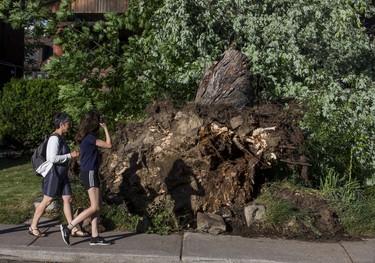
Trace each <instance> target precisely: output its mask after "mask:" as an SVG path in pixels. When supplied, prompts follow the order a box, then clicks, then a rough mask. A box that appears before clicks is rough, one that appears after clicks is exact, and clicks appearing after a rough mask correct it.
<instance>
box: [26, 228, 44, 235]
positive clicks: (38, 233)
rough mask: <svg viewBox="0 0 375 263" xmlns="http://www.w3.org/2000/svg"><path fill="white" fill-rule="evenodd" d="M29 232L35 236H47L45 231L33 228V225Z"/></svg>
mask: <svg viewBox="0 0 375 263" xmlns="http://www.w3.org/2000/svg"><path fill="white" fill-rule="evenodd" d="M29 234H30V235H32V236H34V237H45V236H47V235H46V234H45V233H42V232H40V231H39V228H32V227H29Z"/></svg>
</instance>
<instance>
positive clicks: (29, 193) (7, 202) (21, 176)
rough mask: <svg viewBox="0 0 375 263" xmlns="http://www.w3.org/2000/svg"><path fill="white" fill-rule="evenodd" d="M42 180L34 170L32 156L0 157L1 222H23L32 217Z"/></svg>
mask: <svg viewBox="0 0 375 263" xmlns="http://www.w3.org/2000/svg"><path fill="white" fill-rule="evenodd" d="M41 181H42V178H41V177H37V176H35V174H34V172H33V170H32V167H31V163H30V156H23V157H21V158H17V159H13V158H12V159H10V158H0V223H3V224H22V223H24V222H25V221H26V220H27V219H28V218H30V217H31V215H32V214H33V211H34V204H33V203H34V200H35V199H36V198H37V197H38V196H40V194H41Z"/></svg>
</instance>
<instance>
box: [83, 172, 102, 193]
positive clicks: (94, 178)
mask: <svg viewBox="0 0 375 263" xmlns="http://www.w3.org/2000/svg"><path fill="white" fill-rule="evenodd" d="M80 177H81V182H82V184H83V187H84V188H85V189H86V190H89V189H90V188H91V187H97V188H99V186H100V180H99V173H98V171H94V170H90V171H81V175H80Z"/></svg>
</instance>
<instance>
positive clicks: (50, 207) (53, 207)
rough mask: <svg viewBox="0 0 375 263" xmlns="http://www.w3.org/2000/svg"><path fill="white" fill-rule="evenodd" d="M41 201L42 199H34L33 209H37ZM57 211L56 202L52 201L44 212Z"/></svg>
mask: <svg viewBox="0 0 375 263" xmlns="http://www.w3.org/2000/svg"><path fill="white" fill-rule="evenodd" d="M42 199H43V197H38V198H37V199H35V201H34V207H35V208H37V207H38V205H40V203H41V202H42ZM57 209H58V204H57V201H56V200H53V201H52V203H51V204H50V205H49V206H47V208H46V210H45V212H47V213H50V212H56V211H57Z"/></svg>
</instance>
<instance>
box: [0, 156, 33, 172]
mask: <svg viewBox="0 0 375 263" xmlns="http://www.w3.org/2000/svg"><path fill="white" fill-rule="evenodd" d="M27 163H29V164H30V165H31V156H30V155H26V154H23V155H21V156H17V157H6V156H5V157H0V170H4V169H8V168H11V167H14V166H18V165H24V164H27Z"/></svg>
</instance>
